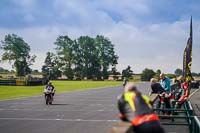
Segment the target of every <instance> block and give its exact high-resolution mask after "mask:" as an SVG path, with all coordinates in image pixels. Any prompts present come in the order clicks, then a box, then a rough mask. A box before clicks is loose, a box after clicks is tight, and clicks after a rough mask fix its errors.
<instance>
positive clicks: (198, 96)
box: [190, 89, 200, 118]
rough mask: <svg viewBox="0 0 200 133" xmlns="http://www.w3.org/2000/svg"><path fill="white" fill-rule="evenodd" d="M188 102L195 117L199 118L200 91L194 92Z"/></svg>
mask: <svg viewBox="0 0 200 133" xmlns="http://www.w3.org/2000/svg"><path fill="white" fill-rule="evenodd" d="M190 102H191V104H192V107H193V109H194V113H195V115H196V116H198V117H199V118H200V89H196V90H194V92H193V93H192V94H191V96H190Z"/></svg>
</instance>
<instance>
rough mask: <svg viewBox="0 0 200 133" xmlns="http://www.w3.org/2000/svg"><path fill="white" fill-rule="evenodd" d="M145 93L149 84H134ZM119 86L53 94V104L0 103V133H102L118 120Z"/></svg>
mask: <svg viewBox="0 0 200 133" xmlns="http://www.w3.org/2000/svg"><path fill="white" fill-rule="evenodd" d="M137 85H138V88H140V91H142V92H143V93H145V94H148V93H149V87H150V85H149V83H138V84H137ZM122 91H123V88H122V87H108V88H102V89H94V90H86V91H77V92H70V93H63V94H57V95H56V96H55V101H54V102H53V105H45V101H44V97H43V96H38V97H30V98H22V99H13V100H6V101H0V132H2V133H105V132H107V131H108V129H110V128H111V127H113V126H114V125H115V124H116V122H117V121H118V118H117V116H118V110H117V106H116V102H117V101H116V99H117V96H118V95H119V94H121V93H122ZM165 129H166V132H167V133H180V131H181V133H185V131H186V132H187V127H186V128H184V127H177V126H176V127H173V128H169V126H165Z"/></svg>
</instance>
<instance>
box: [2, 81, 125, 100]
mask: <svg viewBox="0 0 200 133" xmlns="http://www.w3.org/2000/svg"><path fill="white" fill-rule="evenodd" d="M52 83H53V85H54V86H55V88H56V93H61V92H67V91H76V90H86V89H94V88H99V87H105V86H116V85H122V82H116V81H52ZM44 87H45V86H0V100H2V99H12V98H19V97H27V96H37V95H42V94H43V90H44Z"/></svg>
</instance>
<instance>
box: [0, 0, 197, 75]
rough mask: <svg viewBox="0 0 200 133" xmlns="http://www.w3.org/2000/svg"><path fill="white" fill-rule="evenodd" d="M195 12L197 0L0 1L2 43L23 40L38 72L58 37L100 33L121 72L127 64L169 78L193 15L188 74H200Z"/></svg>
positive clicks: (179, 59)
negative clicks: (13, 38)
mask: <svg viewBox="0 0 200 133" xmlns="http://www.w3.org/2000/svg"><path fill="white" fill-rule="evenodd" d="M199 12H200V1H198V0H176V1H175V0H123V1H122V0H1V3H0V18H1V22H0V40H3V38H4V36H5V35H6V34H8V33H14V34H17V35H19V36H21V37H23V39H24V40H25V41H26V42H27V43H28V44H29V45H30V46H31V52H32V54H35V55H36V56H37V59H36V62H35V63H34V65H33V66H32V68H33V69H39V70H40V68H41V66H42V65H43V61H44V58H45V53H46V52H48V51H53V49H54V48H55V46H54V44H53V43H54V42H55V40H56V38H57V37H58V36H59V35H69V36H70V37H71V38H73V39H75V38H78V37H79V36H81V35H89V36H92V37H95V36H96V35H98V34H101V35H104V36H106V37H108V38H109V39H110V40H111V41H112V43H113V44H115V50H116V54H117V55H118V56H119V64H118V66H117V68H118V70H119V71H121V70H122V69H124V68H126V67H127V66H128V65H130V66H131V68H132V70H133V71H134V72H136V73H139V72H141V71H142V70H143V69H144V68H151V69H154V70H157V69H161V70H162V71H163V72H164V73H173V72H174V70H175V69H176V68H182V55H183V50H184V48H185V45H186V42H187V39H188V37H189V21H190V16H191V15H192V16H193V27H194V29H193V34H194V37H193V38H194V40H193V41H194V43H193V65H192V70H193V71H194V72H200V70H199V68H200V61H199V57H200V44H199V41H200V39H199V36H200V32H199V31H200V14H199ZM2 53H3V51H0V55H1V54H2ZM0 65H1V66H3V67H5V68H8V69H11V65H10V64H8V63H6V62H4V63H0Z"/></svg>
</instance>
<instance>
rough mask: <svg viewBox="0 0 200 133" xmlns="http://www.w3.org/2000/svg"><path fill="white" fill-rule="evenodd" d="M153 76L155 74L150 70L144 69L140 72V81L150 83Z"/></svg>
mask: <svg viewBox="0 0 200 133" xmlns="http://www.w3.org/2000/svg"><path fill="white" fill-rule="evenodd" d="M154 75H155V72H154V71H153V70H152V69H148V68H145V69H144V70H143V71H142V74H141V80H142V81H150V79H151V78H153V77H154Z"/></svg>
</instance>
